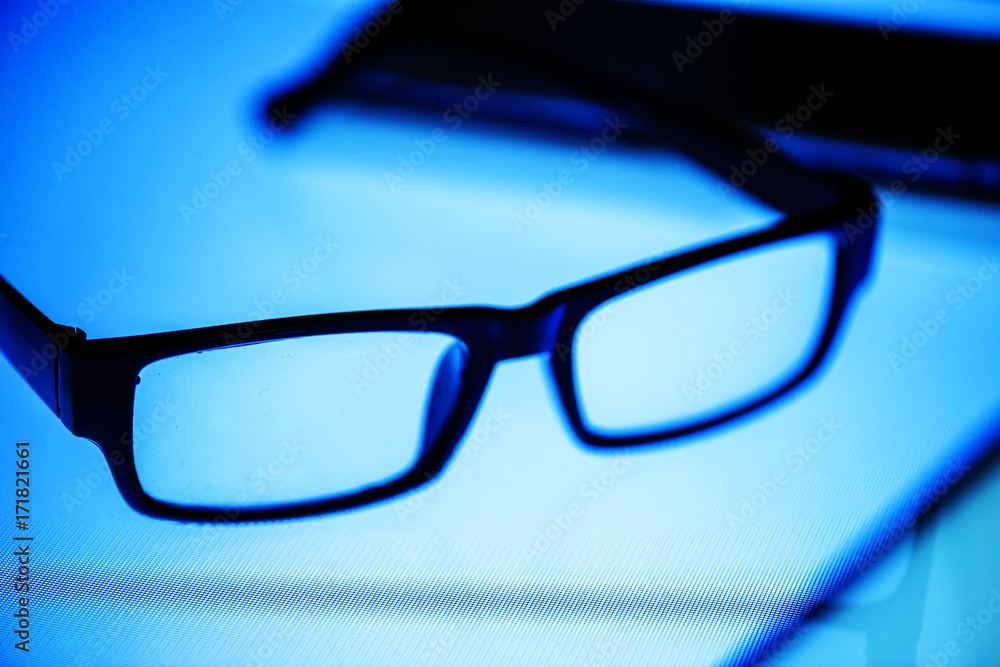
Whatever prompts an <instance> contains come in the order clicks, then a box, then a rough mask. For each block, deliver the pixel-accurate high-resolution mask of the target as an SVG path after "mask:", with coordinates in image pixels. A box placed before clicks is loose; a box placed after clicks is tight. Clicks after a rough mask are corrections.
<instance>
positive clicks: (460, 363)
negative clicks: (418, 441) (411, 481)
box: [424, 344, 465, 451]
mask: <svg viewBox="0 0 1000 667" xmlns="http://www.w3.org/2000/svg"><path fill="white" fill-rule="evenodd" d="M464 372H465V350H464V349H463V347H462V346H461V345H457V344H456V345H452V346H451V348H450V349H449V350H448V351H447V352H445V354H444V356H443V357H442V358H441V363H439V364H438V367H437V373H436V377H435V379H434V387H433V389H431V397H430V400H429V401H428V402H427V417H426V419H425V420H424V421H425V427H424V451H426V450H428V449H429V448H430V447H431V446H433V444H434V442H435V441H436V440H437V439H438V436H439V435H440V434H441V430H442V429H443V428H444V427H445V426H446V425H447V424H448V420H449V418H450V417H451V416H452V415H453V414H454V411H455V406H456V405H457V404H458V397H459V395H461V393H462V380H463V375H464Z"/></svg>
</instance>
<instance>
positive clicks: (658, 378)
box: [0, 184, 874, 520]
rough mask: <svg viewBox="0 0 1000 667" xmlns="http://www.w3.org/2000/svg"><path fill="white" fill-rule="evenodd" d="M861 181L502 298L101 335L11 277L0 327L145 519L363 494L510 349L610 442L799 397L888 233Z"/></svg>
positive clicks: (414, 461)
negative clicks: (868, 222) (658, 253)
mask: <svg viewBox="0 0 1000 667" xmlns="http://www.w3.org/2000/svg"><path fill="white" fill-rule="evenodd" d="M855 185H856V184H855ZM858 189H859V190H860V191H859V192H854V193H848V192H846V191H845V193H844V194H845V199H844V200H842V203H841V204H840V205H838V206H836V207H832V208H830V209H828V210H826V211H823V212H822V213H820V214H816V215H811V216H806V217H789V218H786V219H784V220H782V221H781V222H780V223H779V224H777V225H775V226H773V227H771V228H768V229H765V230H763V231H760V232H757V233H754V234H750V235H748V236H744V237H741V238H736V239H732V240H727V241H723V242H721V243H717V244H714V245H711V246H708V247H705V248H700V249H697V250H693V251H690V252H685V253H683V254H680V255H677V256H673V257H663V258H659V259H656V260H655V261H651V262H648V263H645V264H643V265H641V266H636V267H633V268H630V269H628V270H625V271H621V272H618V273H615V274H612V275H608V276H604V277H601V278H599V279H597V280H594V281H591V282H588V283H586V284H582V285H577V286H575V287H571V288H569V289H565V290H562V291H559V292H556V293H554V294H550V295H549V296H546V297H545V298H543V299H541V300H540V301H538V302H536V303H534V304H532V305H529V306H527V307H524V308H518V309H509V310H508V309H498V308H485V307H450V308H442V309H435V310H433V311H425V312H424V313H423V314H421V312H420V311H410V310H383V311H369V312H357V313H339V314H330V315H317V316H309V317H295V318H283V319H273V320H266V321H262V322H260V323H259V324H256V326H254V327H253V328H252V333H247V334H246V335H244V333H241V332H244V331H246V330H247V329H250V327H249V326H246V325H245V326H244V327H242V328H241V327H240V326H238V325H230V326H220V327H208V328H201V329H193V330H188V331H176V332H170V333H162V334H152V335H142V336H132V337H126V338H113V339H102V340H87V339H86V336H85V334H84V333H83V332H82V331H80V330H75V329H68V328H64V327H59V326H57V325H55V324H54V323H52V322H51V321H50V320H48V319H47V318H45V317H44V316H43V315H42V314H41V313H40V312H39V311H38V310H37V309H35V308H34V307H33V306H32V305H31V304H30V303H28V302H27V301H26V300H25V299H24V298H23V297H22V296H21V295H20V294H19V293H18V292H16V291H15V290H14V289H13V288H12V287H11V286H10V285H9V284H8V283H7V282H6V281H3V282H0V296H2V300H0V321H2V324H3V332H2V338H0V343H2V347H3V351H4V353H5V354H6V355H7V357H8V358H9V359H10V361H11V362H12V363H13V365H14V366H15V367H16V368H17V369H18V371H19V372H20V373H21V374H22V375H23V376H24V378H25V379H26V380H27V381H28V382H29V384H31V386H32V387H33V388H34V389H35V391H36V392H37V393H38V395H39V396H40V397H41V398H42V399H43V400H44V401H45V403H46V404H47V405H48V406H49V408H51V409H52V410H53V412H54V413H55V414H56V415H58V416H59V417H60V418H61V419H62V421H63V423H64V424H65V425H66V426H67V427H68V428H69V429H70V430H71V431H72V432H73V433H75V434H77V435H80V436H83V437H86V438H89V439H91V440H93V441H94V442H96V443H97V444H98V445H99V446H100V447H101V449H102V450H103V452H104V455H105V457H106V458H107V461H108V463H109V465H110V466H111V469H112V471H113V474H114V479H115V481H116V483H117V486H118V488H119V490H120V491H121V493H122V495H123V497H124V498H125V500H126V501H127V502H128V503H129V505H130V506H131V507H133V508H134V509H135V510H137V511H139V512H141V513H143V514H146V515H149V516H154V517H164V518H172V519H186V520H201V519H210V518H212V517H213V516H216V515H218V514H219V512H221V511H230V512H231V511H232V510H234V509H235V510H236V514H238V516H239V518H240V519H241V520H254V519H271V518H280V517H288V516H296V515H303V514H310V513H318V512H327V511H333V510H339V509H345V508H350V507H357V506H360V505H364V504H367V503H371V502H375V501H378V500H382V499H385V498H389V497H392V496H395V495H398V494H401V493H404V492H406V491H408V490H410V489H413V488H415V487H417V486H419V485H421V484H424V483H426V482H428V481H430V480H431V479H433V478H434V477H435V476H436V475H437V474H438V473H439V472H441V470H442V468H443V467H444V466H445V464H446V462H447V461H448V459H449V457H450V456H451V454H452V453H453V452H454V450H455V447H456V445H457V444H458V443H459V442H460V441H461V439H462V437H463V434H464V433H465V432H466V429H467V428H468V426H469V424H470V422H471V420H472V419H473V416H474V415H475V413H476V409H477V406H478V405H479V402H480V399H481V397H482V395H483V392H484V390H485V388H486V385H487V381H488V379H489V377H490V374H491V372H492V370H493V368H494V366H495V365H496V364H497V363H498V362H500V361H503V360H506V359H514V358H518V357H524V356H527V355H533V354H541V353H547V354H549V355H550V368H551V372H552V377H553V379H554V381H555V386H556V387H557V389H558V394H559V397H560V398H561V401H562V405H563V408H564V409H565V412H566V416H567V417H568V419H569V423H570V425H571V426H572V429H573V431H574V432H575V433H576V435H577V436H578V437H579V438H580V440H582V441H583V442H584V443H587V444H589V445H593V446H596V447H615V446H621V445H633V444H639V443H648V442H653V441H657V440H665V439H669V438H673V437H677V436H681V435H684V434H688V433H692V432H695V431H698V430H701V429H704V428H707V427H710V426H712V425H715V424H719V423H721V422H723V421H725V420H729V419H732V418H734V417H736V416H738V415H741V414H744V413H747V412H749V411H751V410H753V409H755V408H757V407H759V406H761V405H763V404H765V403H767V402H768V401H771V400H773V399H774V398H776V397H778V396H780V395H782V394H784V393H786V392H788V391H789V390H790V389H791V388H792V387H794V386H796V385H797V384H799V383H800V382H801V381H802V380H803V379H805V378H806V377H807V376H808V375H809V374H810V373H811V372H812V371H813V370H814V369H815V368H816V367H817V365H818V364H819V363H820V361H821V359H822V358H823V357H824V354H825V353H826V351H827V349H828V348H829V346H830V344H831V342H832V340H833V338H834V334H835V332H836V330H837V327H838V322H839V321H840V318H841V316H842V314H843V313H844V310H845V308H846V306H847V304H848V301H849V300H850V298H851V296H852V294H853V293H854V291H855V290H856V288H857V287H858V285H859V283H860V282H861V280H862V278H863V277H864V276H865V274H866V272H867V269H868V263H869V261H870V260H869V258H870V252H871V238H872V236H873V232H874V230H873V229H870V230H869V233H867V234H865V235H864V236H862V237H861V238H860V239H855V240H856V241H857V242H855V243H853V244H852V243H850V242H849V241H848V237H847V234H846V233H845V231H844V229H843V227H842V223H843V221H844V219H845V217H844V216H845V215H846V214H847V213H848V212H849V211H853V210H855V208H856V204H857V202H859V201H867V198H869V197H870V193H869V192H868V191H867V189H866V188H858ZM849 194H853V195H855V198H853V199H852V198H851V197H849V196H848V195H849ZM859 196H860V197H862V199H859V198H858V197H859ZM848 202H850V203H848Z"/></svg>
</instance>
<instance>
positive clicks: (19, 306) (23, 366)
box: [0, 276, 86, 416]
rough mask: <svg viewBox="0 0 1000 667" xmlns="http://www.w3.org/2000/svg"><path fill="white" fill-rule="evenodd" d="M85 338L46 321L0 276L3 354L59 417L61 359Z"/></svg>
mask: <svg viewBox="0 0 1000 667" xmlns="http://www.w3.org/2000/svg"><path fill="white" fill-rule="evenodd" d="M85 336H86V334H84V333H83V331H81V330H80V329H74V328H72V327H64V326H61V325H58V324H56V323H55V322H53V321H52V320H50V319H49V318H47V317H45V315H43V314H42V313H41V311H40V310H38V309H37V308H35V307H34V306H33V305H32V304H31V302H29V301H28V300H27V299H25V298H24V297H23V296H22V295H21V293H20V292H18V291H17V290H16V289H14V287H13V286H11V284H10V283H8V282H7V281H6V280H5V279H4V278H3V276H0V350H2V351H3V353H4V356H6V357H7V359H8V360H9V361H10V363H11V365H12V366H14V368H15V369H16V370H17V372H18V374H19V375H20V376H21V377H23V378H24V379H25V381H27V383H28V384H29V385H31V388H32V389H34V390H35V393H36V394H38V396H39V397H40V398H41V399H42V400H43V401H44V402H45V405H47V406H49V409H50V410H52V412H53V413H55V415H56V416H58V415H59V357H60V355H62V354H65V349H66V347H67V346H68V345H69V344H70V342H71V341H73V340H74V339H82V338H84V337H85Z"/></svg>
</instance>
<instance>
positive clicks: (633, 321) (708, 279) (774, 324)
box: [573, 234, 836, 437]
mask: <svg viewBox="0 0 1000 667" xmlns="http://www.w3.org/2000/svg"><path fill="white" fill-rule="evenodd" d="M835 260H836V246H835V244H834V242H833V240H832V238H830V237H829V236H828V235H825V234H815V235H811V236H806V237H803V238H799V239H792V240H789V241H784V242H780V243H775V244H770V245H767V246H764V247H762V248H758V249H754V250H751V251H747V252H743V253H740V254H738V255H734V256H731V257H726V258H723V259H721V260H717V261H714V262H711V263H709V264H706V265H702V266H699V267H696V268H694V269H691V270H689V271H685V272H682V273H680V274H676V275H674V276H671V277H668V278H665V279H662V280H659V281H656V282H655V283H651V284H649V285H647V286H644V287H641V288H639V289H635V290H632V291H630V292H628V293H626V294H623V295H622V296H620V297H616V298H615V299H612V300H610V301H608V302H606V303H604V304H603V305H602V306H601V307H600V308H598V309H596V310H594V311H593V312H591V313H589V314H588V315H587V317H585V318H584V319H583V321H582V322H581V323H580V325H579V326H578V327H577V329H576V332H575V334H574V336H575V337H574V341H573V354H574V357H573V359H574V362H573V371H574V383H575V388H576V393H577V398H578V401H579V403H580V411H581V415H582V418H583V421H584V425H585V426H586V427H587V428H588V429H589V430H591V431H593V432H595V433H597V434H600V435H605V436H609V437H613V436H628V435H641V434H644V433H651V432H656V431H663V430H668V429H673V428H682V427H685V426H689V425H692V424H695V423H698V422H702V421H705V420H707V419H711V418H713V417H717V416H720V415H723V414H726V413H728V412H732V411H733V410H736V409H738V408H740V407H742V406H744V405H746V404H747V403H748V402H750V401H753V400H755V399H756V398H758V397H760V396H762V395H763V394H764V393H766V392H768V391H770V390H773V389H775V388H777V387H778V386H780V385H781V384H783V383H785V382H787V381H788V380H789V379H791V378H792V377H793V376H794V375H795V374H796V373H798V372H800V371H801V370H802V368H804V366H805V365H806V364H807V363H808V362H809V360H810V359H811V358H812V356H813V354H814V352H815V351H816V348H817V346H818V345H819V342H820V340H821V338H822V333H823V330H824V328H825V326H826V321H827V316H828V314H829V307H830V300H831V297H832V289H833V278H834V274H835Z"/></svg>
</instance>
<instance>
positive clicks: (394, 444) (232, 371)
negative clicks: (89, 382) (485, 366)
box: [133, 332, 466, 508]
mask: <svg viewBox="0 0 1000 667" xmlns="http://www.w3.org/2000/svg"><path fill="white" fill-rule="evenodd" d="M465 359H466V351H465V346H464V345H463V344H462V343H461V342H460V341H458V340H457V339H455V338H453V337H451V336H447V335H444V334H436V333H421V334H413V333H399V332H376V333H350V334H331V335H323V336H310V337H305V338H294V339H288V340H279V341H271V342H266V343H259V344H255V345H245V346H241V347H231V348H224V349H217V350H209V351H205V352H200V353H194V354H185V355H180V356H176V357H170V358H168V359H163V360H160V361H156V362H154V363H152V364H150V365H148V366H146V367H145V368H143V369H142V372H141V373H140V374H139V380H140V381H139V384H138V385H137V386H136V395H135V409H134V417H133V447H134V452H135V463H136V471H137V473H138V476H139V482H140V484H141V485H142V487H143V489H144V490H145V491H146V493H148V494H149V495H150V496H152V497H153V498H155V499H157V500H161V501H164V502H169V503H173V504H178V505H185V506H199V507H230V508H238V507H263V506H271V505H276V504H284V503H295V502H304V501H310V500H320V499H326V498H331V497H335V496H340V495H345V494H348V493H352V492H356V491H359V490H361V489H365V488H368V487H373V486H378V485H380V484H384V483H386V482H389V481H392V480H393V479H396V478H398V477H400V476H401V475H403V474H405V473H407V472H409V471H410V470H411V469H412V467H413V465H414V464H415V462H416V461H417V459H418V458H419V456H420V454H421V452H422V450H423V448H424V447H425V444H426V443H429V442H430V441H432V440H433V439H434V438H435V437H437V435H438V434H439V433H440V432H441V430H442V429H443V428H444V427H445V426H446V425H447V424H448V420H449V418H450V417H451V416H452V413H453V409H454V407H455V404H456V401H457V397H458V395H459V394H460V391H461V379H462V372H463V370H464V367H465Z"/></svg>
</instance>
